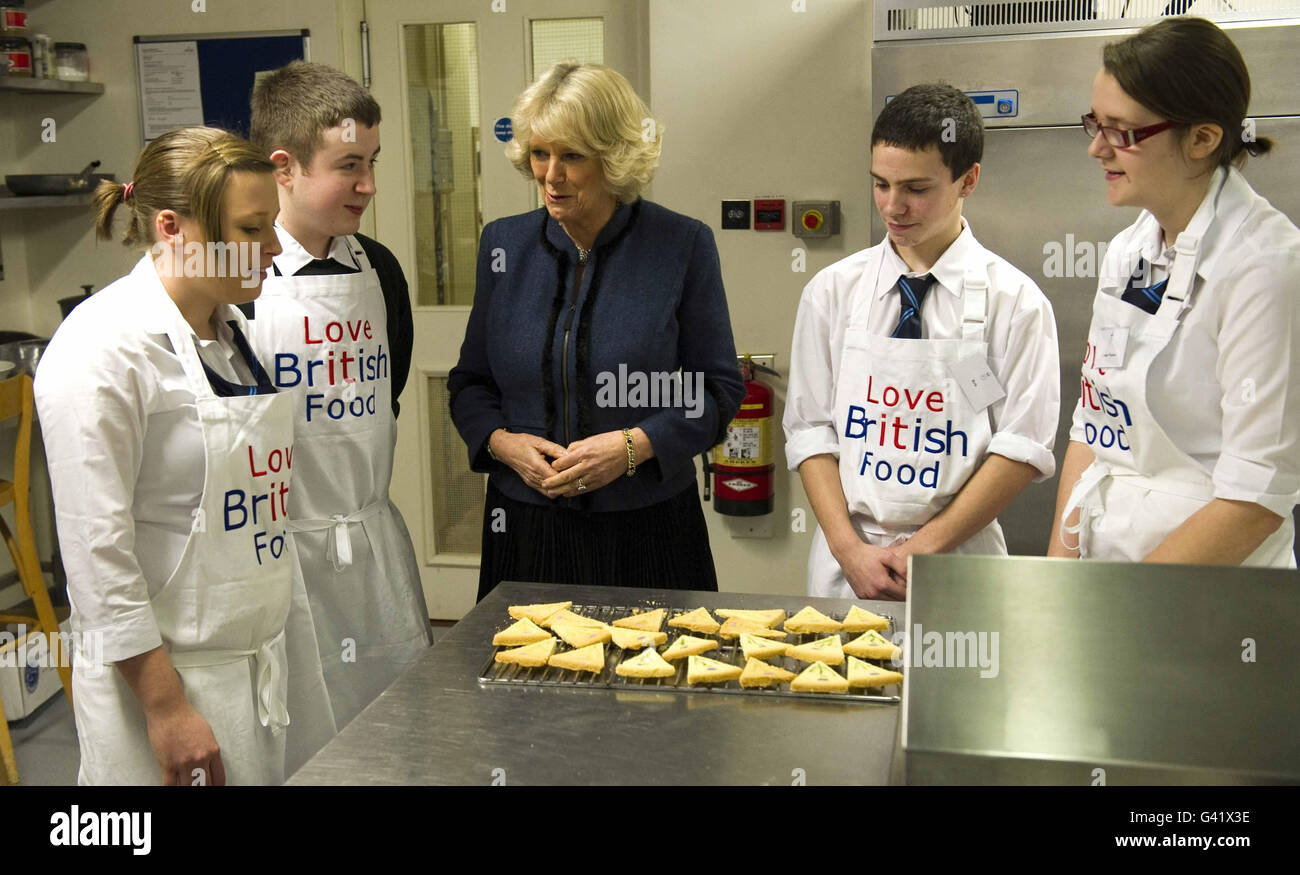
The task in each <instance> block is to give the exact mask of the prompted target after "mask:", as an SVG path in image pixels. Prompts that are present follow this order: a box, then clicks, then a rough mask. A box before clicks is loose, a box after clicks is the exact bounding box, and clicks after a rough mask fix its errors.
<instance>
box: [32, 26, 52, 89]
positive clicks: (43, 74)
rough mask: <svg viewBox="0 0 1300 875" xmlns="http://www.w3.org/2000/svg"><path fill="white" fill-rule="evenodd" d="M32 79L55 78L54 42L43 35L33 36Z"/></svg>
mask: <svg viewBox="0 0 1300 875" xmlns="http://www.w3.org/2000/svg"><path fill="white" fill-rule="evenodd" d="M32 78H34V79H53V78H54V41H53V40H51V39H50V38H49V36H48V35H46V34H43V33H38V34H33V35H32Z"/></svg>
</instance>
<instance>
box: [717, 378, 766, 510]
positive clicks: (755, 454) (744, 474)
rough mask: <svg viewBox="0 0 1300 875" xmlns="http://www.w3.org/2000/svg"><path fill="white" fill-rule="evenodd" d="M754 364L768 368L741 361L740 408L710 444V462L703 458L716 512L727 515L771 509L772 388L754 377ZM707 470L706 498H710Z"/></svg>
mask: <svg viewBox="0 0 1300 875" xmlns="http://www.w3.org/2000/svg"><path fill="white" fill-rule="evenodd" d="M756 368H758V369H761V370H765V371H770V370H771V369H769V368H764V367H762V365H757V364H755V363H754V361H753V359H752V358H750V357H749V356H745V358H744V360H743V361H742V362H741V364H740V375H741V379H743V380H744V381H745V400H744V401H742V402H740V411H739V412H738V413H737V414H736V418H735V419H733V420H732V421H731V424H730V425H728V426H727V437H726V438H725V439H724V440H723V442H722V443H720V444H718V445H717V446H716V447H714V448H713V461H712V463H708V460H707V459H706V460H705V461H706V468H707V471H712V473H713V475H714V488H715V490H716V491H717V495H716V496H714V498H713V506H714V507H716V508H717V509H718V513H725V514H727V515H728V516H762V515H763V514H765V513H771V512H772V506H773V501H774V499H773V492H774V490H773V480H772V473H773V471H774V470H775V469H776V465H775V464H773V462H772V389H771V387H770V386H768V385H767V384H765V383H763V382H761V381H759V380H756V379H755V378H754V370H755V369H756ZM771 373H776V372H775V371H771ZM707 471H706V474H705V480H704V498H705V500H706V501H707V500H708V498H709V481H708V473H707Z"/></svg>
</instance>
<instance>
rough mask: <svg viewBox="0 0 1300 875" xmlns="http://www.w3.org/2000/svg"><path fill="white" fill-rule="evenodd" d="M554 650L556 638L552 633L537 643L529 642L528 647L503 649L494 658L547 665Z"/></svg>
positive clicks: (532, 664) (534, 664)
mask: <svg viewBox="0 0 1300 875" xmlns="http://www.w3.org/2000/svg"><path fill="white" fill-rule="evenodd" d="M554 652H555V639H554V638H552V637H551V636H550V635H547V636H546V640H545V641H538V642H536V643H535V644H529V645H527V646H526V647H514V648H512V649H510V650H502V651H500V652H499V653H497V655H496V656H494V657H493V659H494V660H495V661H496V662H504V663H514V664H515V665H526V666H530V667H536V666H539V665H546V661H547V660H548V659H550V658H551V654H552V653H554Z"/></svg>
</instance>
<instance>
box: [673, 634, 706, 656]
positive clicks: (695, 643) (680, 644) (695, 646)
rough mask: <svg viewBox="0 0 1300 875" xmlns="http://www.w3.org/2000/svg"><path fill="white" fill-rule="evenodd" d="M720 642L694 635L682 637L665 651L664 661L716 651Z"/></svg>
mask: <svg viewBox="0 0 1300 875" xmlns="http://www.w3.org/2000/svg"><path fill="white" fill-rule="evenodd" d="M717 647H718V642H716V641H714V640H713V639H711V638H696V637H695V636H694V635H682V636H680V637H679V638H678V639H677V640H676V641H674V642H673V643H672V644H671V645H669V647H668V649H667V650H665V651H664V659H668V660H673V659H681V658H682V657H685V656H694V655H695V654H697V653H703V652H704V651H706V650H716V649H717Z"/></svg>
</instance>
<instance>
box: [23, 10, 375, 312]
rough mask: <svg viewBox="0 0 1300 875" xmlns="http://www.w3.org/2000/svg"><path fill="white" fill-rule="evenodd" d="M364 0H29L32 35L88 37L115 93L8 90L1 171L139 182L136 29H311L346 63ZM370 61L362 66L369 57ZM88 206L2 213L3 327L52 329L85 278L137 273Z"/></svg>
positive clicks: (319, 43) (323, 50) (325, 59)
mask: <svg viewBox="0 0 1300 875" xmlns="http://www.w3.org/2000/svg"><path fill="white" fill-rule="evenodd" d="M354 6H355V8H357V9H359V8H360V0H278V2H275V3H267V2H265V0H206V2H205V4H204V7H205V9H206V11H203V12H195V11H194V9H193V4H192V2H191V0H94V2H87V0H36V2H34V3H29V4H28V7H29V20H30V22H31V24H32V25H33V27H31V28H30V30H29V33H47V34H49V35H50V36H51V37H53V38H54V39H55V40H59V41H69V42H83V43H85V44H86V48H87V52H88V53H89V55H90V65H91V79H92V80H94V81H96V82H102V83H104V84H105V85H106V86H107V89H106V90H105V92H104V94H102V95H100V96H98V97H95V96H89V95H43V94H40V95H38V94H13V93H9V92H5V93H3V94H0V156H4V157H3V158H0V171H3V172H4V173H73V172H76V171H79V170H81V168H83V167H84V166H85V165H86V164H88V163H90V161H91V160H93V159H99V160H100V161H102V162H103V164H102V165H101V166H100V168H99V171H100V172H105V173H114V174H116V175H117V178H118V179H119V180H123V181H125V180H127V179H130V176H131V171H132V169H133V168H134V166H135V160H136V158H137V157H139V154H140V149H141V148H142V146H143V143H142V142H141V140H140V102H139V93H138V89H137V87H136V83H135V51H134V45H133V43H132V38H133V37H135V36H137V35H154V34H172V33H177V34H193V33H229V32H238V31H264V30H282V29H286V28H303V27H306V28H309V29H310V30H311V34H312V40H311V54H312V60H315V61H320V62H322V63H325V64H333V65H335V66H345V65H346V64H347V63H348V62H349V61H350V57H345V56H344V55H343V46H342V44H343V42H344V40H345V38H350V40H351V43H352V45H351V46H349V53H350V55H355V54H356V53H357V52H356V49H355V46H356V45H357V44H359V38H358V37H357V36H356V29H355V27H351V26H348V27H341V26H340V25H341V23H346V22H348V21H349V20H350V18H351V10H352V8H353V7H354ZM358 66H359V64H358ZM44 118H53V119H54V120H55V123H56V125H57V129H56V130H57V140H56V141H55V142H53V143H44V142H42V141H41V130H42V128H41V120H42V119H44ZM92 225H93V214H92V212H91V208H90V207H89V206H86V207H63V208H56V209H39V210H6V211H0V248H2V249H3V253H4V264H5V279H4V280H3V281H0V329H10V330H26V331H31V332H32V333H34V334H38V335H41V336H48V335H50V334H51V333H53V331H54V329H55V328H57V327H58V323H59V318H60V314H59V308H58V300H59V298H64V297H67V296H68V295H72V294H76V293H78V292H79V291H80V286H81V285H82V284H83V283H93V284H94V286H95V288H96V289H100V288H102V287H103V286H105V285H107V284H108V283H110V282H112V281H113V280H115V279H117V278H118V277H119V276H121V275H122V274H124V273H126V272H127V271H129V270H130V267H131V265H132V264H133V263H134V262H135V261H136V259H137V258H138V254H135V253H131V252H128V251H127V250H126V249H124V248H123V247H122V246H121V245H120V244H119V243H117V242H116V241H112V242H110V241H100V242H98V244H97V243H96V241H95V238H94V233H93V230H92Z"/></svg>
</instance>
